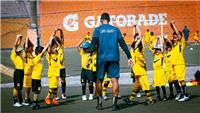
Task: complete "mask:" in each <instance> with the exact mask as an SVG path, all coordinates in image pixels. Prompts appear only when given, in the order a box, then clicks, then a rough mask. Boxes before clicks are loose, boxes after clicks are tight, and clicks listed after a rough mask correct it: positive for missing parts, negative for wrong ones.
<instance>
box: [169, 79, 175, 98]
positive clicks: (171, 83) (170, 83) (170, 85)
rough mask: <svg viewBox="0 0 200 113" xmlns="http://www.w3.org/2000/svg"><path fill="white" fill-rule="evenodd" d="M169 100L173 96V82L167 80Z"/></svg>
mask: <svg viewBox="0 0 200 113" xmlns="http://www.w3.org/2000/svg"><path fill="white" fill-rule="evenodd" d="M169 92H170V93H169V97H168V99H169V100H172V99H173V98H174V91H173V82H169Z"/></svg>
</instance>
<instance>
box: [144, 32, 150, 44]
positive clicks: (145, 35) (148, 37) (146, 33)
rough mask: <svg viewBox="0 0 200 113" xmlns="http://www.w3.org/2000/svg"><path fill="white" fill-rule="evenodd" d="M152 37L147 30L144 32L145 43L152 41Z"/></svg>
mask: <svg viewBox="0 0 200 113" xmlns="http://www.w3.org/2000/svg"><path fill="white" fill-rule="evenodd" d="M150 37H151V33H150V32H147V31H146V32H145V33H144V41H145V44H147V43H148V42H149V41H150Z"/></svg>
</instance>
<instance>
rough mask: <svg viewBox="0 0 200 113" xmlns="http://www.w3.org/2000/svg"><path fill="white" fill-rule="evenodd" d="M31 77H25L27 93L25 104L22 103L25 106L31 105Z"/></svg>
mask: <svg viewBox="0 0 200 113" xmlns="http://www.w3.org/2000/svg"><path fill="white" fill-rule="evenodd" d="M31 81H32V80H31V75H24V84H23V85H24V92H25V98H24V102H23V103H22V104H23V105H25V106H28V105H31V103H32V102H31V99H30V91H31Z"/></svg>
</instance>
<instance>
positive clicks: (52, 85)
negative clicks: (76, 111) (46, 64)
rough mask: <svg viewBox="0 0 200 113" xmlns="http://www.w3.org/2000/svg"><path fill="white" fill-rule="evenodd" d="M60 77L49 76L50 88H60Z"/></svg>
mask: <svg viewBox="0 0 200 113" xmlns="http://www.w3.org/2000/svg"><path fill="white" fill-rule="evenodd" d="M58 79H59V77H48V82H49V88H58V87H59V83H58Z"/></svg>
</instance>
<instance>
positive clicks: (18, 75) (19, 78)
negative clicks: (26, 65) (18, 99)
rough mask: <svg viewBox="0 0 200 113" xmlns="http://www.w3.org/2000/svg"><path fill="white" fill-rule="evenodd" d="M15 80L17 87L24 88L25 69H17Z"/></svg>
mask: <svg viewBox="0 0 200 113" xmlns="http://www.w3.org/2000/svg"><path fill="white" fill-rule="evenodd" d="M13 81H14V87H15V88H17V87H18V88H19V90H22V87H23V81H24V70H21V69H15V72H14V77H13Z"/></svg>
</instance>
